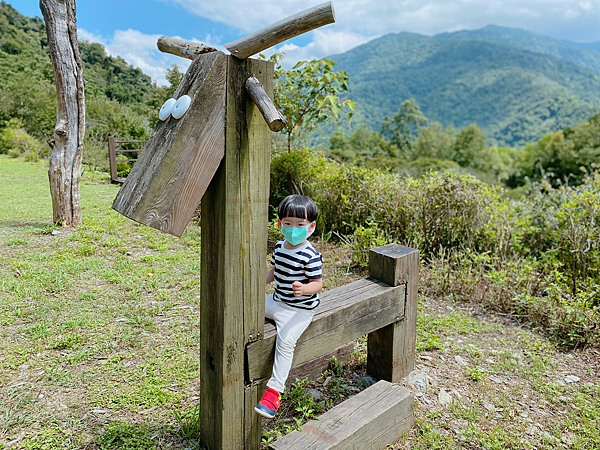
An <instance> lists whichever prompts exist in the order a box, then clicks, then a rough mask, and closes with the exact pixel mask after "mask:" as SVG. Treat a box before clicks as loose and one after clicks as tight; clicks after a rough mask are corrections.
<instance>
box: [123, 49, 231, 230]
mask: <svg viewBox="0 0 600 450" xmlns="http://www.w3.org/2000/svg"><path fill="white" fill-rule="evenodd" d="M227 59H228V57H227V56H226V55H225V54H224V53H222V52H213V53H207V54H204V55H200V56H198V58H197V59H195V60H194V61H193V62H192V64H191V65H190V67H189V69H188V71H187V73H186V74H185V76H184V78H183V80H182V82H181V83H180V85H179V87H178V88H177V91H176V92H175V94H174V98H179V97H181V96H182V95H184V94H187V95H189V96H190V97H191V98H192V103H191V105H190V109H189V110H188V111H187V113H186V114H185V115H184V116H183V117H182V118H180V119H174V118H173V117H170V118H169V119H168V120H166V121H164V122H159V123H158V125H157V126H156V128H155V130H154V133H153V134H152V136H150V139H149V140H148V142H147V144H146V147H145V148H144V151H143V152H142V153H141V154H140V158H139V160H138V161H137V163H136V164H135V166H134V167H133V169H132V171H131V173H130V174H129V175H128V176H127V180H126V181H125V183H124V184H123V187H122V188H121V190H120V191H119V194H118V195H117V198H116V199H115V201H114V203H113V208H114V209H115V210H116V211H118V212H120V213H121V214H123V215H125V216H127V217H129V218H130V219H133V220H135V221H137V222H140V223H143V224H145V225H148V226H151V227H154V228H157V229H159V230H162V231H165V232H167V233H171V234H174V235H176V236H181V234H182V233H183V231H184V230H185V228H186V226H187V224H188V222H189V221H190V219H191V218H192V216H193V214H194V211H195V210H196V208H197V206H198V203H199V202H200V199H201V198H202V195H203V194H204V192H205V190H206V188H207V186H208V184H209V182H210V180H211V179H212V177H213V174H214V173H215V171H216V170H217V168H218V166H219V162H220V161H221V159H222V157H223V152H224V148H225V96H226V75H227Z"/></svg>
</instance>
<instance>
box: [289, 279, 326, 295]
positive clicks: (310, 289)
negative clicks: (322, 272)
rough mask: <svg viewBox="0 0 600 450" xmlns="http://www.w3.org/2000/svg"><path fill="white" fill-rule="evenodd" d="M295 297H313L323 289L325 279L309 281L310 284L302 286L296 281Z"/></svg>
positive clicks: (294, 285) (294, 286)
mask: <svg viewBox="0 0 600 450" xmlns="http://www.w3.org/2000/svg"><path fill="white" fill-rule="evenodd" d="M292 287H293V288H294V297H302V296H303V295H313V294H316V293H317V292H319V291H320V290H321V289H322V288H323V278H316V279H314V280H309V282H308V284H302V283H300V282H299V281H294V284H292Z"/></svg>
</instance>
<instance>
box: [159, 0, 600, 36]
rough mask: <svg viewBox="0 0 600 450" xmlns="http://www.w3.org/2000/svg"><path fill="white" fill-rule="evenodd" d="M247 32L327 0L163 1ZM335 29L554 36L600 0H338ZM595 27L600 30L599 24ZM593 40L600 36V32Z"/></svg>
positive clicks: (594, 18)
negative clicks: (496, 28)
mask: <svg viewBox="0 0 600 450" xmlns="http://www.w3.org/2000/svg"><path fill="white" fill-rule="evenodd" d="M164 1H167V2H171V3H173V4H177V5H179V6H181V7H183V8H185V9H186V10H188V11H189V12H191V13H192V14H196V15H198V16H201V17H205V18H207V19H210V20H213V21H217V22H221V23H224V24H227V25H229V26H231V27H234V28H237V29H239V30H241V31H243V32H245V33H248V32H252V31H256V30H259V29H260V28H262V27H265V26H266V25H269V24H271V23H274V22H276V21H277V20H280V19H283V18H284V17H287V16H289V15H292V14H295V13H297V12H300V11H301V10H303V9H306V8H309V7H312V6H315V5H317V4H320V3H322V0H309V1H307V2H306V3H305V2H298V1H296V0H255V1H253V2H248V1H247V0H221V1H216V2H207V1H206V0H164ZM334 7H335V12H336V24H335V25H333V26H329V27H328V28H332V29H334V30H335V31H336V32H345V33H356V34H359V35H363V36H376V35H383V34H386V33H395V32H400V31H409V32H415V33H422V34H428V35H431V34H436V33H441V32H445V31H454V30H457V29H464V28H471V29H472V28H481V27H483V26H485V25H488V24H496V25H500V26H507V27H514V28H524V29H527V30H531V31H537V32H542V33H545V34H549V35H551V36H552V35H554V34H553V33H555V32H556V30H560V29H565V28H571V29H575V28H576V26H575V25H576V22H577V21H581V23H585V24H588V23H590V24H591V23H592V22H593V23H595V24H596V25H597V24H598V21H599V20H600V2H599V1H598V0H493V1H490V0H336V1H335V2H334ZM596 28H598V27H597V26H596ZM588 40H589V41H592V40H600V30H598V31H595V36H589V38H588Z"/></svg>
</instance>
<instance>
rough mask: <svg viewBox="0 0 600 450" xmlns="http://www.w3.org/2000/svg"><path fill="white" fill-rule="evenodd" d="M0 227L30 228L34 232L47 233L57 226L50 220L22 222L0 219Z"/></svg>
mask: <svg viewBox="0 0 600 450" xmlns="http://www.w3.org/2000/svg"><path fill="white" fill-rule="evenodd" d="M0 228H30V229H31V231H32V232H33V233H34V234H49V233H51V232H52V230H55V229H56V228H58V226H57V225H56V224H54V223H52V222H23V221H22V220H0Z"/></svg>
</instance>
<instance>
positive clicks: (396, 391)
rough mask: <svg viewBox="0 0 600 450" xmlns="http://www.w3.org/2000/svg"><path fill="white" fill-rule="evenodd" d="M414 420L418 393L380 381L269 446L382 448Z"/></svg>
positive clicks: (281, 449)
mask: <svg viewBox="0 0 600 450" xmlns="http://www.w3.org/2000/svg"><path fill="white" fill-rule="evenodd" d="M413 424H414V396H413V394H412V393H411V392H410V391H409V390H408V389H406V388H404V387H402V386H399V385H397V384H392V383H388V382H387V381H379V382H377V383H375V384H374V385H373V386H371V387H369V388H367V389H365V390H364V391H362V392H361V393H359V394H357V395H355V396H354V397H351V398H350V399H348V400H346V401H345V402H343V403H341V404H339V405H338V406H336V407H335V408H332V409H330V410H329V411H327V412H326V413H325V414H323V415H321V416H319V418H318V419H317V420H311V421H309V422H307V423H306V424H304V425H303V426H302V431H292V432H291V433H290V434H288V435H286V436H283V437H281V438H279V439H277V440H276V441H275V442H274V443H273V444H271V445H270V446H269V449H271V450H307V449H310V450H344V449H360V450H381V449H383V448H386V446H387V444H392V443H394V442H396V441H397V440H398V439H399V438H400V437H401V436H402V435H403V434H404V433H406V432H407V431H408V430H410V429H411V427H412V426H413Z"/></svg>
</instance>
